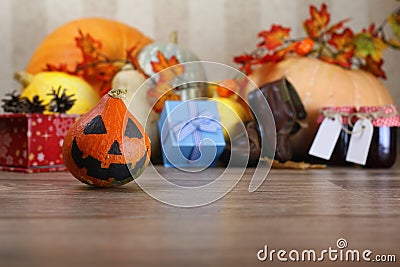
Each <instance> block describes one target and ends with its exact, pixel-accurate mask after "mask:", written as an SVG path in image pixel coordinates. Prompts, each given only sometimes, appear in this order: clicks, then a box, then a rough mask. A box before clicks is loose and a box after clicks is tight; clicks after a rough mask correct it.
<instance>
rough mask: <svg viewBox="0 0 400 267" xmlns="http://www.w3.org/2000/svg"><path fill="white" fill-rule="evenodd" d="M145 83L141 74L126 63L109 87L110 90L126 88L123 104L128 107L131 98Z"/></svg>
mask: <svg viewBox="0 0 400 267" xmlns="http://www.w3.org/2000/svg"><path fill="white" fill-rule="evenodd" d="M145 81H146V79H145V78H144V76H143V74H141V73H140V72H138V71H137V70H135V69H134V67H133V65H132V64H130V63H128V64H126V65H125V66H124V67H123V68H122V69H121V70H120V71H119V72H118V73H117V74H116V75H115V76H114V78H113V79H112V84H111V86H112V88H126V90H127V93H126V96H125V98H124V102H125V104H126V105H129V103H130V101H131V99H132V97H133V96H134V95H135V93H136V91H137V90H138V89H139V87H140V86H141V85H142V84H143V83H144V82H145Z"/></svg>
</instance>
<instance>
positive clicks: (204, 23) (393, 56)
mask: <svg viewBox="0 0 400 267" xmlns="http://www.w3.org/2000/svg"><path fill="white" fill-rule="evenodd" d="M323 2H325V3H326V4H327V5H328V10H329V11H330V13H331V15H332V16H331V21H332V22H335V21H338V20H340V19H343V18H348V17H351V18H352V20H351V21H350V22H349V23H348V26H351V27H352V29H353V30H355V31H359V30H361V29H362V28H363V27H367V26H368V25H369V24H370V23H371V22H376V23H377V24H380V23H381V22H382V21H383V20H384V19H385V17H386V16H387V15H388V14H389V13H390V12H391V11H392V10H394V9H395V8H396V7H398V6H399V5H400V3H399V2H396V1H395V0H325V1H320V0H202V1H200V0H68V1H63V0H34V1H32V0H1V1H0V36H1V37H0V38H1V40H0V45H1V49H0V98H3V96H4V94H5V93H6V92H10V91H12V90H14V89H19V85H18V84H17V83H16V82H14V81H13V72H14V71H16V70H21V69H24V68H25V66H26V65H27V63H28V61H29V59H30V57H31V55H32V53H33V52H34V51H35V49H36V47H37V46H38V45H39V43H40V42H41V41H42V40H43V38H44V37H45V36H46V35H47V34H48V33H50V32H52V31H53V30H54V29H55V28H57V27H58V26H60V25H62V24H64V23H66V22H68V21H70V20H73V19H77V18H81V17H91V16H100V17H106V18H111V19H115V20H119V21H121V22H124V23H127V24H129V25H131V26H134V27H135V28H137V29H139V30H140V31H142V32H143V33H145V34H146V35H148V36H149V37H151V38H153V39H155V40H159V41H162V40H167V38H168V35H169V33H170V32H171V31H173V30H177V31H178V34H179V38H178V41H179V43H180V44H181V45H182V46H184V47H187V48H190V49H191V50H192V51H193V52H195V53H196V54H197V55H198V56H199V57H200V59H202V60H210V61H216V62H221V63H225V64H228V65H231V66H236V67H237V65H235V64H233V62H232V57H233V56H234V55H238V54H240V53H242V52H245V51H251V50H252V49H253V48H254V47H255V45H256V43H257V42H258V39H257V33H258V32H259V31H261V30H263V29H265V30H268V29H269V28H270V26H271V24H272V23H276V24H282V25H283V26H286V27H291V28H292V33H291V34H292V35H291V36H293V37H301V36H304V33H303V29H302V26H301V22H302V21H303V20H305V19H306V18H308V16H309V14H308V12H309V10H308V6H309V5H310V4H313V5H317V6H318V8H319V7H320V5H321V3H323ZM384 60H385V63H384V70H385V71H386V74H387V77H388V79H387V80H384V81H383V82H384V83H385V85H386V86H387V87H388V88H389V89H390V91H391V92H392V94H393V96H394V98H395V101H396V102H397V104H400V101H399V100H400V88H399V85H400V71H399V68H400V51H399V50H398V51H393V50H390V49H387V50H385V56H384ZM0 112H2V111H0Z"/></svg>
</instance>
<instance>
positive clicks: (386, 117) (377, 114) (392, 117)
mask: <svg viewBox="0 0 400 267" xmlns="http://www.w3.org/2000/svg"><path fill="white" fill-rule="evenodd" d="M357 118H367V119H370V120H371V122H372V125H374V126H375V127H381V126H388V127H399V126H400V117H399V113H398V110H397V107H396V106H395V105H388V106H363V107H360V108H359V109H358V113H357Z"/></svg>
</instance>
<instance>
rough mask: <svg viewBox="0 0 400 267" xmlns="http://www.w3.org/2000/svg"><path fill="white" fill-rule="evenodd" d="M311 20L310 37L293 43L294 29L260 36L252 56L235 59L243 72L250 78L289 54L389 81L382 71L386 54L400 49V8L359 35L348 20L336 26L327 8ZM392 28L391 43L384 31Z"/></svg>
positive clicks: (308, 23) (306, 27)
mask: <svg viewBox="0 0 400 267" xmlns="http://www.w3.org/2000/svg"><path fill="white" fill-rule="evenodd" d="M309 10H310V17H309V18H308V19H306V20H305V21H304V22H303V28H304V30H305V33H306V34H307V36H306V37H303V38H297V39H293V38H291V37H290V31H291V29H290V28H287V27H283V26H281V25H276V24H273V25H272V26H271V28H270V30H263V31H261V32H260V33H259V34H258V37H259V38H261V42H259V43H258V45H257V48H256V49H255V50H254V51H253V52H251V53H245V54H242V55H240V56H236V57H234V59H233V60H234V62H235V63H238V64H240V65H241V68H240V69H241V70H242V71H243V72H244V73H246V74H250V73H251V72H252V69H253V66H254V65H257V64H262V63H267V62H279V61H281V60H283V59H284V58H285V56H286V55H288V54H294V55H297V56H307V57H315V58H319V59H321V60H323V61H325V62H328V63H331V64H336V65H339V66H341V67H343V68H347V69H351V68H354V69H356V68H359V69H363V70H366V71H369V72H371V73H372V74H374V75H375V76H377V77H381V78H386V75H385V72H384V71H383V69H382V65H383V59H382V57H383V51H384V50H385V49H386V48H387V47H392V48H394V49H400V8H399V9H397V10H395V11H394V12H393V13H391V14H390V15H389V17H388V18H387V19H386V20H385V21H384V22H383V23H382V24H381V25H380V26H379V27H378V28H376V27H375V24H374V23H372V24H371V25H370V26H369V27H368V28H366V29H363V30H362V31H361V32H359V33H355V32H354V31H353V30H352V29H350V28H349V27H345V23H346V22H348V21H349V19H348V18H346V19H343V20H341V21H339V22H337V23H335V24H333V25H331V24H330V14H329V12H328V8H327V5H326V4H322V5H321V7H320V9H317V7H315V6H310V9H309ZM386 25H389V26H390V28H391V30H392V35H393V37H392V38H390V39H388V38H387V37H386V35H385V32H384V27H385V26H386Z"/></svg>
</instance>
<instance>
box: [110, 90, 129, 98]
mask: <svg viewBox="0 0 400 267" xmlns="http://www.w3.org/2000/svg"><path fill="white" fill-rule="evenodd" d="M127 92H128V90H126V89H119V88H115V89H111V90H110V91H109V92H108V95H109V96H111V97H112V98H119V99H123V98H125V96H126V93H127Z"/></svg>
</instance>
